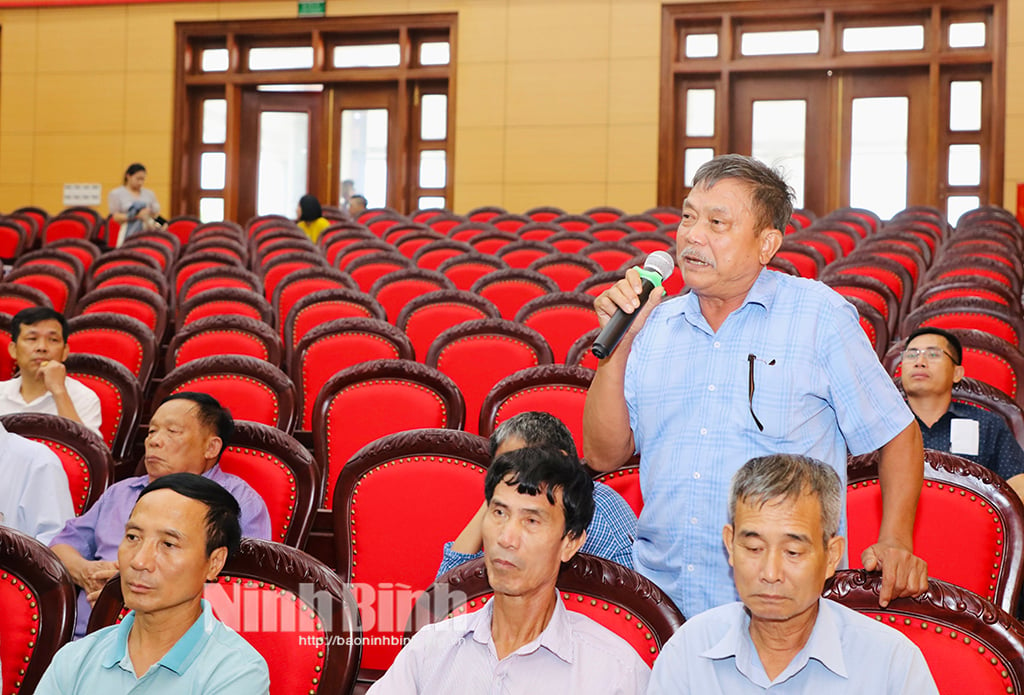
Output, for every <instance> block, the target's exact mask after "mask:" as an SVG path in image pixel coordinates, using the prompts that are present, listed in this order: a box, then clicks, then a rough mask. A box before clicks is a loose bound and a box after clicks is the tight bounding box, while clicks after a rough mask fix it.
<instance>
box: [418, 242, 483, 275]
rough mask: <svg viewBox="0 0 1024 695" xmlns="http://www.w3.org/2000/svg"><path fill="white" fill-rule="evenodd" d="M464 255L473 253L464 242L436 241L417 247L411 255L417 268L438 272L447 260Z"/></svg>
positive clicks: (471, 248) (470, 247)
mask: <svg viewBox="0 0 1024 695" xmlns="http://www.w3.org/2000/svg"><path fill="white" fill-rule="evenodd" d="M465 253H473V247H472V246H470V245H469V244H467V243H466V242H464V241H452V240H451V239H438V240H437V241H431V242H430V243H427V244H424V245H423V246H421V247H419V249H417V250H416V253H414V254H413V255H412V261H413V263H415V264H416V267H417V268H425V269H427V270H438V268H439V267H440V265H441V264H442V263H444V262H445V261H447V260H448V259H449V258H457V257H459V256H461V255H462V254H465Z"/></svg>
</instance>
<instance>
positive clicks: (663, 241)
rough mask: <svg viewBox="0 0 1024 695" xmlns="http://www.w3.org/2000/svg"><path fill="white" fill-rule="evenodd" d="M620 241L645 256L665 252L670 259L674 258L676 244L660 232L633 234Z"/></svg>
mask: <svg viewBox="0 0 1024 695" xmlns="http://www.w3.org/2000/svg"><path fill="white" fill-rule="evenodd" d="M620 241H622V242H625V243H627V244H629V245H630V246H632V247H633V248H635V249H636V250H637V251H638V252H640V253H642V254H644V255H645V256H646V255H650V254H651V253H654V252H655V251H665V252H666V253H668V255H670V256H672V258H675V257H676V242H675V240H674V239H673V238H672V237H670V236H668V235H667V234H662V233H660V232H633V233H632V234H627V235H626V236H624V237H622V239H620Z"/></svg>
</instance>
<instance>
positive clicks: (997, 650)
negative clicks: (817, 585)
mask: <svg viewBox="0 0 1024 695" xmlns="http://www.w3.org/2000/svg"><path fill="white" fill-rule="evenodd" d="M851 557H852V555H851ZM881 584H882V581H881V577H880V576H879V575H878V574H874V573H868V572H865V571H864V570H840V571H838V572H836V575H835V576H834V577H832V578H831V579H829V580H828V582H826V584H825V591H824V592H823V594H822V595H823V596H824V597H825V598H827V599H830V600H832V601H836V602H837V603H841V604H843V605H844V606H846V607H847V608H852V609H853V610H856V611H858V612H860V613H863V614H864V615H866V616H868V617H871V618H874V619H875V620H877V621H879V622H880V623H882V624H884V625H888V626H889V627H891V628H893V629H895V630H899V631H900V632H902V633H903V634H904V635H906V636H907V637H909V638H910V640H911V641H913V642H914V644H916V645H917V646H918V648H920V650H921V653H922V654H924V658H925V661H926V662H927V663H928V669H929V670H930V671H931V674H932V677H933V678H934V679H935V685H936V686H938V690H939V692H940V693H941V694H942V695H960V694H961V693H1019V692H1021V688H1024V626H1022V625H1021V624H1020V623H1019V622H1018V621H1017V620H1015V619H1014V618H1013V617H1012V616H1011V615H1009V614H1008V613H1006V612H1005V611H1003V610H1002V609H1000V608H998V607H997V606H995V605H993V604H992V603H990V602H989V601H987V600H985V599H983V598H981V597H979V596H977V595H975V594H973V593H971V592H970V591H967V590H966V589H964V588H962V587H959V586H956V585H954V584H951V583H947V582H945V581H940V580H937V579H929V580H928V591H927V593H925V594H924V595H923V596H919V597H915V598H898V599H894V600H893V601H892V602H891V603H890V604H889V605H888V606H887V607H886V608H880V607H879V606H878V594H879V591H880V588H881Z"/></svg>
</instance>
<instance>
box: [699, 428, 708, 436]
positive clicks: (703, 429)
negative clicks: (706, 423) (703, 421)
mask: <svg viewBox="0 0 1024 695" xmlns="http://www.w3.org/2000/svg"><path fill="white" fill-rule="evenodd" d="M700 433H701V434H707V433H708V428H707V427H701V428H700Z"/></svg>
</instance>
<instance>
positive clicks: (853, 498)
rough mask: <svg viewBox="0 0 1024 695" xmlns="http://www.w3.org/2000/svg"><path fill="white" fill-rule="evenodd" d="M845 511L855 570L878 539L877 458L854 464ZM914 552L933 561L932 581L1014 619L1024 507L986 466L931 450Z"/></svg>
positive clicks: (930, 564)
mask: <svg viewBox="0 0 1024 695" xmlns="http://www.w3.org/2000/svg"><path fill="white" fill-rule="evenodd" d="M846 509H847V519H848V524H849V529H848V534H847V535H848V543H849V551H848V554H849V558H850V564H851V566H852V567H854V568H857V567H861V566H862V565H861V564H860V556H861V552H863V550H864V549H865V548H866V547H867V546H869V545H870V544H872V543H874V542H875V541H876V540H877V538H878V529H879V524H880V522H881V514H882V500H881V494H880V491H879V484H878V455H877V453H875V454H868V455H866V456H855V457H851V458H850V461H849V466H848V473H847V494H846ZM914 553H915V554H916V555H917V556H918V557H921V558H922V559H924V560H925V561H926V562H927V563H928V574H929V575H930V576H932V577H936V578H939V579H943V580H945V581H948V582H953V583H955V584H957V585H959V586H962V587H964V588H966V589H969V590H971V591H973V592H974V593H976V594H978V595H979V596H984V597H985V598H987V599H989V600H991V601H993V602H994V603H996V604H997V605H999V606H1001V607H1003V608H1004V609H1005V610H1007V611H1009V612H1011V613H1014V612H1015V610H1016V606H1017V599H1018V596H1019V595H1020V589H1021V580H1022V576H1024V575H1022V571H1024V568H1022V566H1021V565H1022V561H1024V504H1022V503H1021V501H1020V499H1019V498H1018V497H1017V495H1016V493H1014V492H1013V490H1012V489H1011V488H1010V487H1009V486H1008V485H1007V484H1006V483H1005V482H1003V480H1002V479H1000V478H999V477H998V476H997V475H996V474H995V473H993V472H991V471H989V470H988V469H987V468H983V467H982V466H979V465H978V464H975V463H972V462H971V461H967V460H966V459H962V458H960V457H958V456H954V455H953V454H947V453H944V452H938V451H931V450H926V451H925V475H924V486H923V488H922V490H921V499H920V501H919V502H918V505H917V517H916V519H915V522H914Z"/></svg>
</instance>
